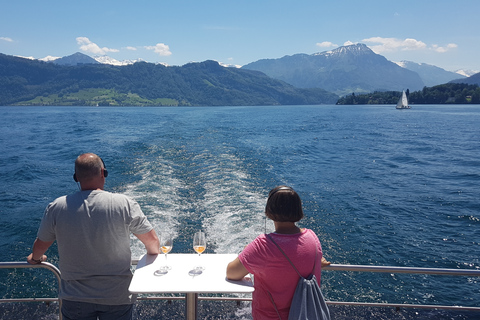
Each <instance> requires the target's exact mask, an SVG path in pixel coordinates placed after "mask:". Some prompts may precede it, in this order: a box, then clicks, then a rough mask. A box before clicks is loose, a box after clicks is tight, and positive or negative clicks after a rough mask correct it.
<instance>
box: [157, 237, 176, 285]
mask: <svg viewBox="0 0 480 320" xmlns="http://www.w3.org/2000/svg"><path fill="white" fill-rule="evenodd" d="M172 248H173V236H172V235H171V234H166V233H162V235H161V236H160V250H161V251H162V252H163V253H164V254H165V265H164V266H161V267H160V268H159V269H158V270H156V271H155V272H154V275H156V276H163V275H164V274H167V273H168V270H171V269H172V267H171V266H169V265H168V263H167V262H168V260H167V254H168V253H169V252H170V251H172Z"/></svg>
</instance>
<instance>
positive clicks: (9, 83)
mask: <svg viewBox="0 0 480 320" xmlns="http://www.w3.org/2000/svg"><path fill="white" fill-rule="evenodd" d="M72 56H73V57H72ZM72 56H70V57H68V58H69V59H70V60H63V61H62V62H63V63H70V65H69V64H67V65H61V64H56V63H50V62H43V61H38V60H30V59H25V58H19V57H13V56H7V55H4V54H0V71H1V72H0V105H60V106H64V105H67V106H69V105H79V106H91V105H93V106H95V105H98V106H163V105H168V106H239V105H258V106H260V105H305V104H334V103H336V101H337V99H338V96H337V95H335V94H333V93H330V92H326V91H325V90H322V89H299V88H295V87H293V86H292V85H289V84H287V83H285V82H283V81H279V80H275V79H272V78H269V77H268V76H266V75H265V74H263V73H261V72H258V71H252V70H243V69H237V68H227V67H222V66H220V65H219V63H218V62H215V61H208V60H207V61H204V62H199V63H189V64H186V65H184V66H182V67H166V66H164V65H160V64H153V63H146V62H137V63H135V64H130V65H126V66H113V65H106V64H99V63H93V62H91V60H88V59H84V57H83V56H84V55H81V54H80V55H78V54H75V55H72ZM72 58H79V59H72ZM86 61H87V62H91V63H85V62H86Z"/></svg>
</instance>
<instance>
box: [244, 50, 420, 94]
mask: <svg viewBox="0 0 480 320" xmlns="http://www.w3.org/2000/svg"><path fill="white" fill-rule="evenodd" d="M243 69H250V70H258V71H261V72H264V73H265V74H267V75H268V76H270V77H272V78H275V79H279V80H283V81H285V82H287V83H290V84H292V85H294V86H296V87H299V88H322V89H325V90H327V91H330V92H334V93H336V94H338V95H345V94H351V93H367V92H373V91H389V90H395V91H399V90H402V89H407V88H409V89H410V90H419V89H421V88H423V86H424V85H425V84H424V83H423V81H422V79H421V78H420V76H419V75H418V74H417V73H416V72H413V71H410V70H407V69H405V68H402V67H400V66H398V65H397V64H395V63H393V62H391V61H388V60H387V59H386V58H385V57H383V56H381V55H379V54H376V53H374V52H373V51H372V50H371V49H370V48H368V47H367V46H366V45H365V44H361V43H360V44H354V45H349V46H343V47H339V48H337V49H335V50H330V51H325V52H320V53H315V54H312V55H307V54H295V55H292V56H285V57H283V58H279V59H263V60H258V61H256V62H252V63H249V64H247V65H245V66H243Z"/></svg>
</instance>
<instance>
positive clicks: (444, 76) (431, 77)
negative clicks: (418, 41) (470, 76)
mask: <svg viewBox="0 0 480 320" xmlns="http://www.w3.org/2000/svg"><path fill="white" fill-rule="evenodd" d="M397 64H398V65H399V66H401V67H403V68H405V69H408V70H411V71H414V72H416V73H418V75H419V76H420V78H421V79H422V81H423V83H424V84H425V85H426V86H427V87H432V86H436V85H439V84H444V83H447V82H449V81H452V80H456V79H461V78H465V76H464V75H461V74H459V73H456V72H451V71H446V70H444V69H442V68H439V67H436V66H433V65H430V64H426V63H416V62H412V61H405V60H404V61H400V62H397Z"/></svg>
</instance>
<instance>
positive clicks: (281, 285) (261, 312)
mask: <svg viewBox="0 0 480 320" xmlns="http://www.w3.org/2000/svg"><path fill="white" fill-rule="evenodd" d="M265 215H266V216H267V218H269V219H272V220H273V222H274V224H275V232H274V233H270V234H269V235H266V234H262V235H260V236H258V237H257V238H256V239H255V240H254V241H253V242H251V243H250V244H249V245H247V246H246V247H245V249H244V250H243V251H242V252H241V253H240V254H239V256H238V258H236V259H235V260H233V261H232V262H230V263H229V264H228V266H227V278H228V279H230V280H241V279H243V277H244V276H246V275H247V274H248V273H252V274H253V275H254V277H255V279H254V286H255V291H254V292H253V302H252V316H253V319H255V320H263V319H279V317H280V318H281V319H288V313H289V311H290V304H291V301H292V297H293V294H294V292H295V288H296V286H297V283H298V280H299V276H298V274H297V273H296V271H295V269H294V268H293V267H292V266H291V265H290V263H289V262H288V260H287V258H286V257H285V256H284V255H283V254H282V252H281V251H280V250H279V249H278V247H277V246H276V245H275V243H274V242H276V243H277V244H278V246H280V248H282V250H283V251H284V252H285V254H286V255H287V256H288V257H289V258H290V260H291V261H292V262H293V264H294V265H295V267H296V268H297V269H298V271H299V272H300V274H301V275H302V276H303V277H307V276H308V275H310V274H311V273H312V271H313V273H314V274H315V277H316V278H317V280H318V281H319V282H320V275H321V267H322V266H325V265H329V264H330V262H328V261H326V260H325V258H323V255H322V246H321V244H320V241H319V240H318V238H317V236H316V235H315V233H314V232H313V231H312V230H309V229H304V228H302V229H300V228H299V227H297V225H296V224H295V223H296V222H297V221H300V219H302V218H303V209H302V202H301V200H300V197H299V196H298V194H297V193H296V192H295V191H294V190H293V189H292V188H290V187H287V186H278V187H276V188H274V189H273V190H272V191H270V193H269V195H268V200H267V205H266V207H265ZM270 237H271V238H270ZM272 239H273V241H274V242H273V241H272ZM319 285H320V283H319Z"/></svg>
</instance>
